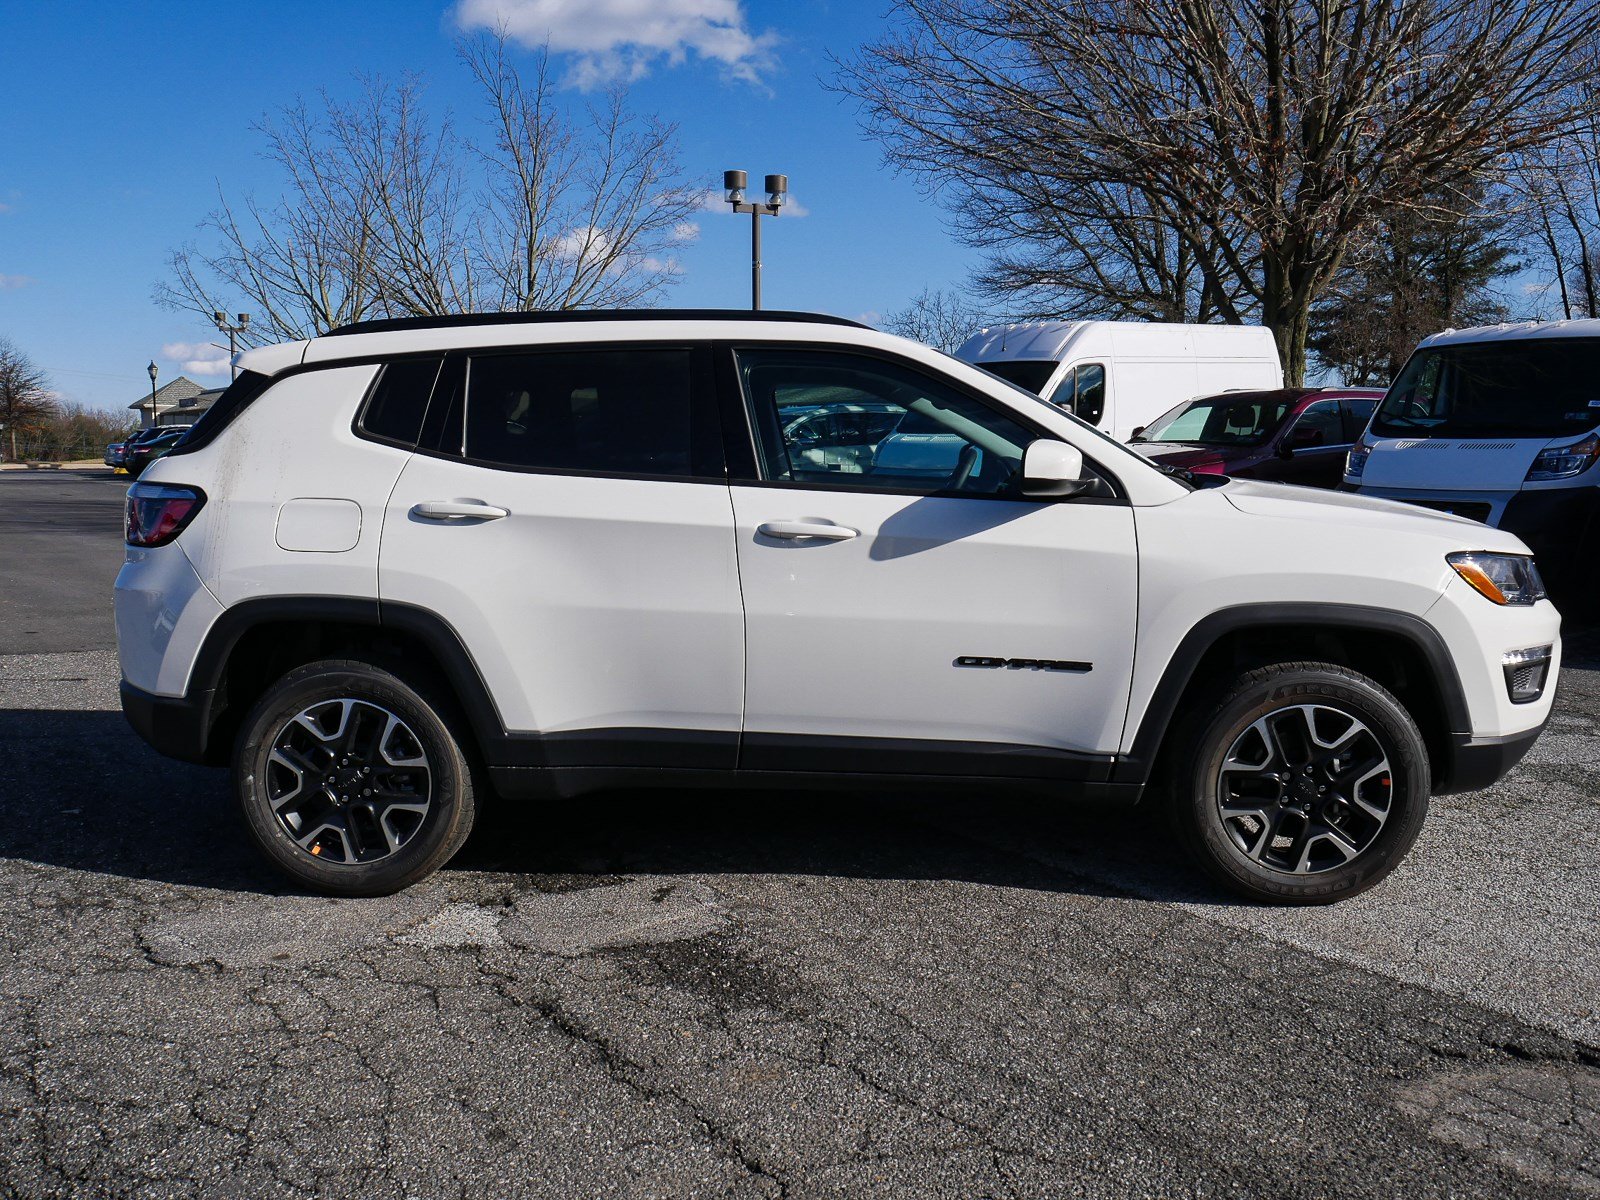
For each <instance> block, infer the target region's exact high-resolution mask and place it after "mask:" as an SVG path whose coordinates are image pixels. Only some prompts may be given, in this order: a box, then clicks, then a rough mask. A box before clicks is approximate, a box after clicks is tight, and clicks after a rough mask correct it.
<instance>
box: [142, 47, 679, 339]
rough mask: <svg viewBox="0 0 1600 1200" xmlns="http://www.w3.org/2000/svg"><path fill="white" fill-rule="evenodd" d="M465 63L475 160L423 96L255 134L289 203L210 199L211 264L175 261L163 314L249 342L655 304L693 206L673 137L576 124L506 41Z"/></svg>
mask: <svg viewBox="0 0 1600 1200" xmlns="http://www.w3.org/2000/svg"><path fill="white" fill-rule="evenodd" d="M458 49H459V52H460V57H461V60H462V62H463V64H464V65H465V67H466V69H467V70H468V71H469V72H470V73H471V75H472V77H473V79H474V80H475V81H476V83H477V84H478V86H479V89H480V91H481V93H482V95H483V98H484V101H485V108H486V116H485V129H486V134H487V136H486V137H485V138H484V139H483V140H482V141H481V142H477V141H474V140H472V139H468V138H463V137H461V136H460V135H459V134H458V133H457V132H456V129H455V126H454V124H453V122H452V121H450V120H449V119H448V118H446V119H442V120H435V119H434V118H433V117H431V116H430V114H429V113H428V112H427V111H426V109H425V108H424V106H423V104H422V85H421V83H420V81H419V80H418V79H416V78H408V79H406V80H404V81H403V82H401V83H400V84H398V85H387V84H385V83H383V82H382V81H380V80H368V81H366V82H365V83H364V85H363V89H362V91H361V93H360V95H359V96H358V98H357V99H355V100H354V101H350V102H339V101H336V100H334V99H333V98H332V97H330V96H328V95H326V94H324V95H323V97H322V103H321V106H320V111H313V109H311V108H310V107H309V106H307V105H306V104H305V103H303V102H302V103H297V104H296V105H294V106H292V107H290V108H286V109H284V110H282V111H281V112H280V113H278V114H277V116H276V117H274V118H272V119H269V120H266V121H263V122H262V123H260V124H259V125H257V126H256V127H255V128H256V132H257V133H258V134H260V135H261V137H262V138H263V140H264V143H265V148H264V154H265V157H266V158H267V159H268V160H269V161H271V162H273V163H275V164H276V165H277V166H278V167H279V168H280V170H281V171H282V172H283V175H284V178H285V181H286V189H285V191H284V193H283V195H282V196H281V197H280V198H279V199H278V200H277V201H275V202H273V203H272V204H258V203H256V202H255V201H253V200H252V201H247V202H246V203H245V205H244V207H243V209H242V210H241V209H238V208H236V207H235V206H234V205H232V204H230V203H229V201H228V200H227V199H226V197H221V198H220V199H219V207H218V208H217V210H216V211H214V212H213V213H212V214H211V215H210V216H209V217H208V218H207V219H206V220H205V222H203V224H202V229H203V230H205V231H206V233H207V234H209V235H210V236H209V241H210V245H209V247H208V248H204V249H202V248H199V247H197V246H192V245H191V246H185V247H183V248H180V249H179V250H177V251H176V252H174V254H173V255H172V256H171V267H172V278H171V279H170V281H168V282H165V283H162V284H159V285H158V286H157V296H158V299H161V300H162V301H164V302H165V303H167V304H168V305H170V306H172V307H175V308H181V309H187V310H189V311H192V312H195V313H198V314H200V315H202V316H207V317H208V316H209V315H210V314H211V313H212V312H213V311H215V310H218V309H229V308H231V307H233V302H234V301H236V300H239V299H240V298H242V300H243V301H245V302H248V304H249V305H250V306H251V307H252V311H253V313H255V312H259V313H260V317H259V319H258V320H256V321H255V322H253V324H252V328H251V333H252V334H253V335H254V336H255V337H256V338H258V339H274V338H294V337H309V336H313V335H315V334H317V333H320V332H323V331H325V330H327V329H330V328H332V327H334V326H336V325H341V324H345V323H348V322H350V321H356V320H360V319H362V318H365V317H372V316H421V315H431V314H439V313H450V312H474V311H487V310H498V309H518V310H536V309H564V308H592V307H602V306H614V307H625V306H630V305H638V304H648V303H652V302H654V301H655V300H656V299H657V298H658V297H659V295H660V293H661V292H662V290H663V289H664V288H665V287H666V286H667V285H669V284H670V283H672V282H673V281H674V280H675V279H676V277H677V275H678V273H679V266H678V263H677V260H676V259H675V257H674V251H675V249H676V247H677V246H678V245H679V244H681V242H682V241H683V240H684V238H685V237H686V236H692V227H691V226H690V218H691V216H692V215H693V214H694V213H695V211H696V210H697V209H698V207H699V204H700V192H699V190H698V189H695V188H691V187H688V186H686V185H685V184H684V183H683V182H682V181H681V180H680V178H679V172H678V166H677V161H676V143H677V132H676V129H675V127H673V126H671V125H667V124H663V123H662V122H659V121H657V120H655V119H653V118H649V117H643V116H636V115H633V114H632V113H631V112H630V110H629V108H628V104H627V98H626V96H625V95H624V94H623V93H622V92H620V91H615V92H612V93H610V94H608V96H607V97H606V98H605V102H604V103H603V104H602V105H600V106H598V107H592V108H584V109H583V110H582V111H581V113H578V114H574V113H573V112H571V111H569V110H568V108H566V107H565V106H563V105H562V104H561V103H558V100H557V97H556V95H555V85H554V83H553V82H552V78H551V75H550V72H549V69H548V57H547V55H545V54H539V55H537V56H535V60H534V64H533V67H532V70H531V72H530V73H529V75H528V77H527V78H526V79H525V78H524V77H523V75H522V74H521V73H519V72H518V70H517V68H516V65H515V64H514V62H513V61H512V58H511V55H510V53H509V52H508V49H507V44H506V40H505V38H504V37H501V36H492V37H484V38H480V39H477V40H474V41H463V42H461V43H460V44H459V46H458Z"/></svg>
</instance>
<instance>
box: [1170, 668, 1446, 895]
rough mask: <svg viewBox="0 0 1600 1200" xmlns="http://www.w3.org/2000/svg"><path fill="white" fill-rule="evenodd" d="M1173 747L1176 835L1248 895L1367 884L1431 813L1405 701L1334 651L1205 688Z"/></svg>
mask: <svg viewBox="0 0 1600 1200" xmlns="http://www.w3.org/2000/svg"><path fill="white" fill-rule="evenodd" d="M1269 734H1270V740H1269V737H1268V735H1269ZM1174 750H1175V755H1174V757H1173V759H1172V762H1173V763H1174V770H1173V784H1174V787H1173V794H1172V797H1171V801H1172V805H1173V810H1172V812H1173V818H1174V825H1175V827H1176V830H1177V834H1178V838H1179V841H1180V842H1181V843H1182V844H1183V845H1184V847H1185V849H1187V850H1188V851H1189V853H1190V854H1191V855H1192V856H1193V857H1194V859H1195V860H1196V862H1197V863H1198V864H1199V865H1200V867H1201V869H1202V870H1204V871H1205V872H1206V873H1207V874H1208V875H1210V876H1211V877H1212V878H1213V879H1214V880H1216V881H1217V882H1218V883H1220V884H1222V885H1223V886H1224V887H1226V888H1228V889H1230V890H1231V891H1234V892H1236V893H1238V894H1240V895H1243V896H1247V897H1249V898H1250V899H1252V900H1261V901H1268V902H1271V903H1277V904H1330V903H1332V902H1334V901H1336V900H1343V899H1345V898H1346V897H1349V896H1354V895H1356V894H1357V893H1359V892H1363V891H1365V890H1366V889H1367V888H1369V887H1372V886H1373V885H1374V884H1376V883H1378V882H1380V881H1381V880H1382V879H1384V877H1385V876H1387V875H1388V874H1389V872H1390V871H1392V870H1394V868H1395V867H1396V866H1397V865H1398V864H1399V862H1400V860H1401V859H1402V858H1404V857H1405V854H1406V851H1407V850H1409V849H1410V848H1411V845H1412V843H1413V842H1415V841H1416V840H1417V834H1418V833H1419V832H1420V831H1421V829H1422V822H1423V819H1424V818H1425V817H1426V816H1427V813H1428V796H1429V793H1430V791H1431V780H1430V776H1429V769H1428V752H1427V747H1426V745H1425V744H1424V743H1423V740H1422V734H1421V732H1420V731H1419V730H1418V729H1417V725H1416V722H1415V721H1413V720H1412V719H1411V714H1410V713H1408V712H1407V711H1406V709H1405V708H1404V706H1403V705H1401V703H1400V702H1399V701H1398V700H1397V699H1395V697H1394V696H1393V695H1391V694H1390V693H1389V692H1388V691H1386V690H1385V689H1384V688H1383V687H1382V686H1381V685H1379V684H1378V683H1376V682H1374V681H1373V680H1371V679H1368V678H1367V677H1366V676H1364V675H1361V674H1358V673H1357V672H1355V671H1352V670H1350V669H1348V668H1346V667H1341V666H1336V665H1334V664H1332V663H1315V662H1296V663H1278V664H1275V665H1273V666H1268V667H1263V668H1261V669H1259V670H1255V671H1250V672H1248V673H1246V674H1244V675H1241V676H1239V677H1238V678H1236V679H1234V680H1232V681H1231V682H1228V683H1226V684H1224V685H1223V686H1221V687H1219V688H1216V689H1215V690H1212V691H1209V692H1207V693H1203V694H1202V697H1201V702H1200V703H1197V704H1196V705H1195V706H1194V713H1193V716H1191V717H1190V718H1188V719H1187V720H1186V721H1185V722H1184V724H1183V726H1182V727H1181V729H1180V732H1179V736H1178V739H1177V742H1176V744H1175V746H1174ZM1256 813H1259V814H1260V816H1256V815H1255V814H1256Z"/></svg>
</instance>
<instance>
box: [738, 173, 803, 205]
mask: <svg viewBox="0 0 1600 1200" xmlns="http://www.w3.org/2000/svg"><path fill="white" fill-rule="evenodd" d="M765 182H766V185H767V186H766V191H767V200H766V207H767V208H768V209H771V210H773V211H774V212H776V211H777V210H778V209H780V208H782V207H783V206H784V204H785V203H787V202H788V199H789V177H788V176H787V175H768V176H767V177H766V181H765ZM749 186H750V177H749V176H748V175H746V174H745V173H744V172H743V171H724V172H723V173H722V194H723V198H724V199H725V200H727V202H728V203H729V204H731V205H733V206H734V208H735V209H738V207H739V206H740V205H741V204H743V203H745V193H746V192H747V191H748V190H749Z"/></svg>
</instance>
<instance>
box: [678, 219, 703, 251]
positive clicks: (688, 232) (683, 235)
mask: <svg viewBox="0 0 1600 1200" xmlns="http://www.w3.org/2000/svg"><path fill="white" fill-rule="evenodd" d="M672 240H673V241H675V242H681V243H682V244H684V245H688V244H689V243H690V242H698V241H699V240H700V222H698V221H679V222H678V223H677V224H676V225H674V226H673V227H672Z"/></svg>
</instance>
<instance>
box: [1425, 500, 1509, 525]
mask: <svg viewBox="0 0 1600 1200" xmlns="http://www.w3.org/2000/svg"><path fill="white" fill-rule="evenodd" d="M1412 503H1413V504H1415V505H1416V506H1417V507H1418V508H1431V509H1433V510H1434V511H1435V512H1445V513H1454V514H1455V515H1456V516H1458V517H1466V518H1468V519H1469V520H1473V521H1483V522H1484V523H1486V524H1487V523H1488V520H1489V511H1490V506H1489V505H1488V504H1485V503H1484V502H1483V501H1481V500H1413V501H1412Z"/></svg>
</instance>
